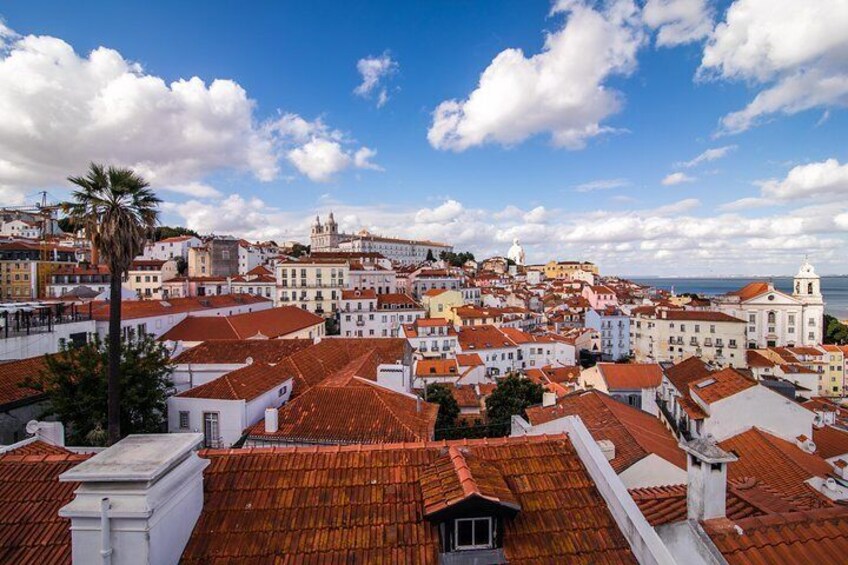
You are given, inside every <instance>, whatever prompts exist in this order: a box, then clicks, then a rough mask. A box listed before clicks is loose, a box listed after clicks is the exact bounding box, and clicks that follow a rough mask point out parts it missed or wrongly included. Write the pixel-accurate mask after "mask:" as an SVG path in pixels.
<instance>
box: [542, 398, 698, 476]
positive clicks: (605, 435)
mask: <svg viewBox="0 0 848 565" xmlns="http://www.w3.org/2000/svg"><path fill="white" fill-rule="evenodd" d="M565 416H580V418H581V419H582V420H583V423H584V424H585V425H586V429H588V430H589V433H590V434H592V437H593V438H595V440H596V441H597V440H602V439H605V440H609V441H611V442H612V443H613V445H615V458H614V459H613V460H612V461H610V465H612V468H613V469H614V470H615V472H616V473H621V472H622V471H624V470H626V469H627V468H629V467H630V466H631V465H633V464H634V463H636V462H638V461H641V460H642V459H643V458H644V457H646V456H648V455H649V454H651V453H655V454H656V455H658V456H660V457H662V458H663V459H665V460H666V461H668V462H670V463H672V464H674V465H677V466H678V467H680V468H681V469H685V468H686V456H685V454H684V452H683V451H682V450H681V449H680V448H679V447H678V445H677V440H676V439H675V438H674V436H673V435H672V434H671V432H670V431H669V430H668V429H667V428H666V427H665V426H664V425H663V424H662V422H660V421H659V420H658V419H657V418H655V417H653V416H651V415H650V414H648V413H647V412H643V411H641V410H639V409H638V408H633V407H631V406H627V405H626V404H623V403H621V402H618V401H617V400H613V399H612V397H610V396H608V395H606V394H604V393H602V392H600V391H597V390H591V391H581V392H576V393H574V394H570V395H568V396H566V397H564V398H561V399H559V400H558V401H557V403H556V404H555V405H554V406H548V407H543V406H533V407H530V408H528V409H527V418H528V420H529V421H530V423H531V424H532V425H534V426H535V425H538V424H544V423H546V422H550V421H552V420H556V419H559V418H563V417H565Z"/></svg>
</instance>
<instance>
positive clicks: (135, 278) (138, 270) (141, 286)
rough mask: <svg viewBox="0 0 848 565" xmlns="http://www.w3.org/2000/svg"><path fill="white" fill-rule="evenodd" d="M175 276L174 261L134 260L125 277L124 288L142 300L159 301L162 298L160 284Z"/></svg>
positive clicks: (175, 265)
mask: <svg viewBox="0 0 848 565" xmlns="http://www.w3.org/2000/svg"><path fill="white" fill-rule="evenodd" d="M176 276H177V262H176V261H175V260H174V259H168V260H161V259H136V260H135V261H133V263H132V266H131V267H130V269H129V271H127V275H126V279H125V281H126V283H125V284H126V286H127V287H129V288H130V290H133V291H135V293H136V294H137V295H138V298H140V299H142V300H159V299H161V298H162V297H163V293H162V283H164V282H166V281H169V280H171V279H173V278H175V277H176Z"/></svg>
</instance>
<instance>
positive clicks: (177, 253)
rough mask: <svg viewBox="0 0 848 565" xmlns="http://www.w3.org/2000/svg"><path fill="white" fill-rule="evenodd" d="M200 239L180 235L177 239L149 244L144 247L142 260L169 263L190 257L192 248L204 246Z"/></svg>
mask: <svg viewBox="0 0 848 565" xmlns="http://www.w3.org/2000/svg"><path fill="white" fill-rule="evenodd" d="M202 243H203V242H202V241H200V239H198V238H196V237H194V236H193V235H179V236H176V237H168V238H165V239H160V240H159V241H154V242H151V243H148V244H147V245H146V246H145V247H144V253H143V254H142V259H156V260H158V261H167V260H168V259H175V258H177V257H186V258H187V257H188V250H189V248H191V247H199V246H200V245H202Z"/></svg>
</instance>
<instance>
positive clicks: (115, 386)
mask: <svg viewBox="0 0 848 565" xmlns="http://www.w3.org/2000/svg"><path fill="white" fill-rule="evenodd" d="M120 367H121V275H120V273H116V272H112V280H111V282H110V283H109V375H108V378H109V381H108V410H107V421H108V426H109V445H113V444H115V443H117V442H118V441H119V440H120V439H121V380H120V377H121V375H120Z"/></svg>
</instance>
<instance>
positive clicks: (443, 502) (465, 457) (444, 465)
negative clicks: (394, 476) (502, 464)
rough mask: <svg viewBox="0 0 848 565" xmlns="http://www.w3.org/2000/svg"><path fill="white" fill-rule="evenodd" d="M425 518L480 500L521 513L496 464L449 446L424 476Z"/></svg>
mask: <svg viewBox="0 0 848 565" xmlns="http://www.w3.org/2000/svg"><path fill="white" fill-rule="evenodd" d="M420 483H421V494H422V497H423V502H424V516H425V517H427V518H432V517H435V516H438V515H439V514H440V513H442V512H443V511H445V510H448V509H450V508H454V507H457V506H459V505H461V504H462V503H463V502H466V501H469V500H472V499H478V500H482V501H484V502H488V503H491V504H493V505H495V506H499V507H503V508H505V509H508V510H509V511H511V512H516V511H518V510H521V505H520V504H519V503H518V500H517V499H516V497H515V494H513V492H512V491H511V490H509V486H507V484H506V481H505V480H504V476H503V475H502V474H501V472H500V470H499V469H498V468H497V467H496V466H495V465H493V464H492V463H490V462H488V461H485V460H482V459H480V458H478V457H477V456H475V455H473V454H472V453H471V452H470V451H469V450H468V449H467V448H466V449H463V448H461V447H457V446H451V447H448V448H447V449H446V450H445V451H444V453H442V454H441V455H439V456H438V457H437V458H436V460H435V461H433V463H431V464H430V466H429V467H427V468H425V469H424V471H423V472H422V473H421V479H420Z"/></svg>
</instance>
